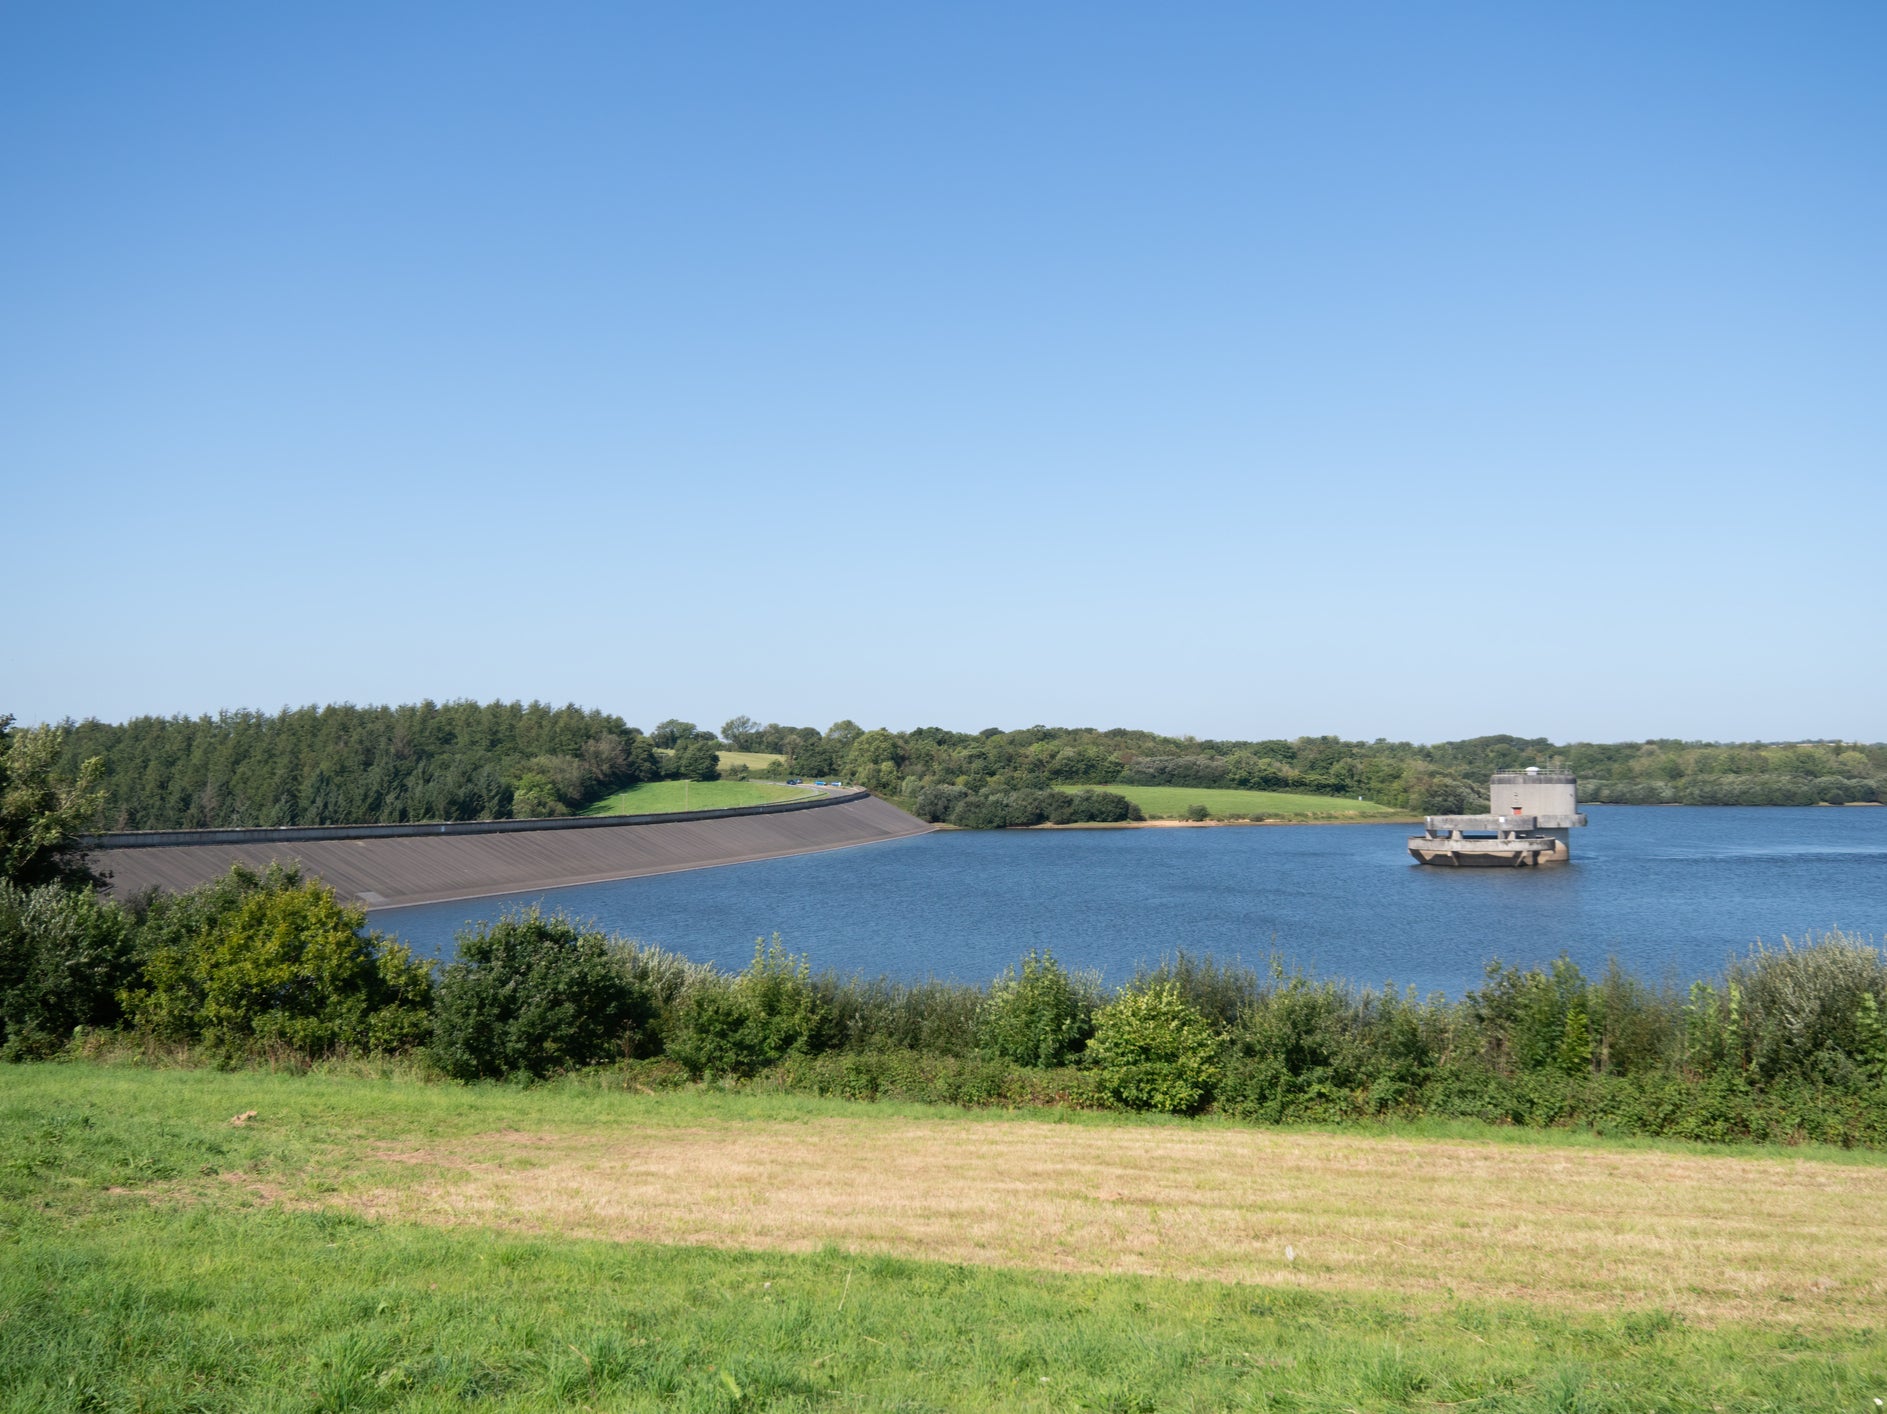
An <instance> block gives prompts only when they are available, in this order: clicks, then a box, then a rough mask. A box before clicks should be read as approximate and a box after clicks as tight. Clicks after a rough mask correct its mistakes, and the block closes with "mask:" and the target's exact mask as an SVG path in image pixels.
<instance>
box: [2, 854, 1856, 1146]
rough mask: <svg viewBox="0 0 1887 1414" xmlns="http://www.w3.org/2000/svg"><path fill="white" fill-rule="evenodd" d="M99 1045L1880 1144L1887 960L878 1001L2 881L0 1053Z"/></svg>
mask: <svg viewBox="0 0 1887 1414" xmlns="http://www.w3.org/2000/svg"><path fill="white" fill-rule="evenodd" d="M101 1029H103V1030H105V1031H107V1032H109V1031H112V1030H114V1029H115V1030H116V1031H117V1032H118V1033H119V1034H121V1035H124V1036H126V1037H131V1038H142V1039H143V1040H144V1041H147V1042H149V1043H160V1042H161V1043H168V1044H170V1045H173V1046H181V1047H186V1048H194V1051H195V1053H198V1054H203V1055H206V1056H209V1057H212V1058H214V1059H216V1060H217V1061H218V1062H219V1063H235V1062H240V1061H242V1060H244V1059H245V1058H257V1057H264V1056H266V1057H268V1058H270V1059H272V1060H276V1061H279V1060H280V1059H281V1058H282V1057H283V1056H284V1055H300V1056H304V1057H311V1058H312V1057H319V1056H333V1055H349V1054H354V1055H374V1054H380V1055H399V1054H410V1055H412V1056H415V1057H418V1058H421V1060H422V1062H423V1063H424V1064H428V1065H430V1066H431V1067H433V1068H434V1070H435V1071H436V1072H437V1073H438V1074H440V1075H443V1076H445V1077H448V1078H451V1079H455V1080H464V1081H474V1080H496V1079H505V1078H509V1077H524V1078H544V1077H548V1076H552V1075H557V1074H565V1073H573V1072H589V1073H593V1074H596V1075H598V1076H606V1075H608V1074H616V1075H618V1077H619V1078H620V1079H621V1080H622V1081H623V1083H633V1084H635V1085H638V1086H642V1087H644V1088H648V1087H649V1086H651V1085H654V1084H657V1083H660V1084H673V1083H682V1082H685V1081H707V1082H711V1083H714V1084H722V1085H749V1086H760V1087H763V1088H772V1089H781V1090H793V1091H803V1092H806V1093H811V1094H819V1095H834V1096H846V1097H850V1098H855V1099H859V1100H880V1099H897V1100H910V1101H931V1102H939V1103H946V1104H956V1105H981V1106H1044V1105H1052V1106H1064V1107H1074V1108H1117V1109H1130V1110H1153V1111H1161V1112H1167V1113H1174V1114H1190V1113H1198V1112H1202V1111H1209V1112H1216V1113H1218V1114H1222V1115H1226V1116H1229V1117H1232V1118H1236V1119H1242V1120H1248V1121H1252V1122H1258V1123H1273V1124H1276V1123H1353V1122H1359V1121H1379V1120H1384V1119H1397V1118H1419V1117H1429V1118H1442V1119H1473V1120H1481V1121H1486V1122H1491V1123H1495V1124H1512V1125H1523V1126H1535V1127H1553V1126H1559V1127H1566V1126H1579V1127H1584V1128H1588V1129H1592V1130H1597V1131H1601V1132H1605V1133H1615V1134H1630V1135H1659V1136H1665V1137H1671V1138H1681V1139H1696V1140H1710V1141H1739V1140H1758V1141H1766V1142H1795V1141H1804V1140H1812V1141H1816V1142H1823V1143H1831V1144H1843V1145H1868V1146H1887V964H1884V963H1883V960H1882V957H1881V954H1880V951H1879V949H1878V948H1876V947H1875V946H1874V945H1873V944H1872V943H1871V942H1869V941H1867V940H1864V939H1861V938H1858V937H1854V936H1851V935H1847V934H1842V933H1828V934H1825V935H1823V936H1821V937H1819V938H1816V939H1814V940H1812V941H1801V942H1790V941H1788V940H1785V941H1784V943H1783V945H1782V946H1780V947H1775V948H1761V947H1759V948H1757V949H1755V950H1753V951H1751V952H1749V953H1748V954H1746V955H1745V956H1743V957H1740V958H1737V959H1734V960H1733V961H1732V962H1731V963H1730V964H1729V966H1727V967H1726V969H1725V970H1724V972H1723V973H1722V975H1720V976H1719V977H1716V978H1713V979H1708V980H1700V981H1697V982H1695V983H1693V984H1692V985H1691V986H1689V987H1688V988H1685V989H1682V990H1680V989H1677V988H1674V987H1671V986H1664V987H1656V986H1651V985H1648V984H1646V983H1644V982H1642V981H1640V980H1638V979H1636V978H1633V977H1631V976H1630V975H1629V974H1627V973H1625V972H1624V971H1623V970H1622V969H1620V968H1619V967H1618V966H1616V965H1613V966H1611V967H1610V968H1608V969H1607V970H1606V972H1605V973H1604V974H1603V975H1602V976H1600V977H1598V978H1596V979H1594V978H1591V977H1588V976H1587V975H1586V974H1585V973H1584V972H1582V971H1581V970H1580V969H1579V968H1578V967H1577V966H1576V965H1575V964H1574V963H1572V962H1571V961H1570V960H1568V959H1565V958H1561V959H1559V960H1558V961H1556V962H1554V963H1552V964H1551V965H1549V966H1546V967H1535V968H1516V967H1509V966H1506V965H1503V964H1502V963H1499V962H1495V963H1492V964H1490V965H1489V967H1488V969H1487V974H1486V977H1485V978H1484V980H1483V981H1482V983H1481V985H1480V986H1478V987H1476V988H1474V989H1473V990H1471V991H1469V992H1468V993H1466V994H1465V995H1464V996H1462V997H1460V998H1458V999H1449V998H1446V997H1442V996H1439V995H1437V996H1432V997H1427V998H1420V997H1417V996H1415V995H1414V994H1413V993H1411V992H1401V993H1398V992H1396V991H1394V990H1392V989H1387V988H1385V989H1383V990H1380V991H1366V990H1359V989H1355V988H1352V987H1349V986H1347V985H1345V984H1343V983H1340V982H1332V981H1323V980H1317V979H1313V978H1308V977H1304V976H1302V975H1297V974H1293V973H1290V972H1288V971H1286V970H1285V969H1283V968H1282V967H1277V966H1274V967H1272V968H1270V969H1268V970H1266V971H1264V972H1259V971H1257V970H1254V969H1251V968H1248V967H1245V966H1242V965H1240V964H1237V963H1230V964H1228V963H1223V962H1220V961H1217V960H1215V959H1212V958H1210V957H1203V958H1202V957H1195V956H1189V955H1185V954H1181V955H1179V956H1176V957H1173V958H1170V959H1168V960H1167V961H1165V962H1164V963H1162V964H1161V965H1160V966H1158V967H1155V968H1152V969H1146V970H1143V971H1141V972H1140V973H1139V974H1137V975H1136V976H1135V977H1133V978H1132V979H1130V980H1129V981H1128V982H1127V983H1126V984H1125V985H1124V986H1122V987H1120V988H1119V989H1118V990H1116V991H1114V992H1112V993H1109V992H1108V991H1106V989H1104V988H1103V987H1102V986H1101V984H1100V982H1099V981H1098V979H1095V978H1092V977H1088V976H1082V975H1073V974H1070V973H1068V972H1067V971H1066V970H1065V969H1063V968H1062V966H1061V965H1060V964H1059V963H1058V962H1057V961H1056V960H1055V959H1054V958H1053V957H1051V956H1049V955H1048V954H1045V953H1043V954H1036V953H1030V954H1028V955H1027V956H1025V957H1024V958H1022V959H1021V960H1020V961H1019V962H1018V964H1017V965H1016V966H1015V967H1012V968H1010V969H1009V970H1007V971H1006V972H1005V973H1004V974H1003V975H1002V976H1000V977H998V978H996V979H995V980H994V981H993V982H991V983H990V984H989V985H987V986H982V987H979V986H970V985H964V984H960V983H954V982H939V981H935V980H929V981H922V982H914V983H903V982H897V981H893V980H891V979H887V978H860V977H838V976H834V975H832V974H826V973H815V972H814V971H813V970H812V967H811V964H810V962H809V961H808V959H807V958H805V957H803V956H798V955H795V954H793V953H790V952H788V951H787V950H786V949H785V947H784V946H783V945H782V944H781V943H780V940H779V939H778V938H775V939H773V940H772V941H770V942H766V941H762V942H757V943H756V945H755V951H754V958H753V961H752V963H751V964H750V965H749V966H748V967H747V968H745V969H743V970H742V971H740V972H737V973H727V972H723V971H721V970H719V969H716V968H714V967H711V966H706V965H703V964H698V963H692V962H689V961H688V960H686V959H684V958H681V957H678V956H677V955H675V954H673V953H668V952H665V951H663V950H661V949H659V948H650V947H644V946H639V945H637V944H635V943H632V942H629V941H627V940H625V939H621V938H616V937H610V936H606V935H605V934H603V933H602V932H601V931H600V930H598V929H596V928H594V927H589V926H586V925H584V924H582V923H580V922H578V921H576V920H574V919H571V918H569V917H567V916H564V915H562V914H544V913H542V912H539V911H537V910H526V911H523V912H514V913H510V914H507V915H505V916H504V917H502V918H500V919H499V920H498V921H496V922H495V923H489V924H480V925H476V926H468V927H467V928H466V929H465V930H464V931H462V932H461V933H460V935H459V938H458V951H457V957H456V959H455V960H454V961H453V962H451V963H449V964H448V965H446V966H444V967H443V968H435V967H434V966H433V965H432V964H429V963H426V962H423V961H419V960H415V959H413V958H412V957H411V956H410V955H409V954H408V953H407V950H406V949H405V948H404V947H402V946H401V945H399V944H398V943H396V942H394V941H392V940H390V939H388V938H384V937H382V936H380V935H379V934H377V933H374V932H372V931H370V930H368V929H367V928H366V926H365V918H364V915H363V914H362V913H361V911H360V910H359V909H358V908H353V907H349V906H346V905H343V904H342V903H340V902H339V901H338V900H337V899H336V898H335V897H334V895H333V894H332V893H331V892H330V891H329V890H328V889H327V888H325V887H324V886H323V885H321V884H319V883H318V882H316V881H312V880H305V879H302V878H301V877H300V876H299V875H297V874H295V873H294V872H293V871H291V870H286V869H282V868H280V867H272V868H271V869H269V870H267V871H262V872H256V871H251V870H246V869H240V868H239V869H236V870H233V871H232V872H231V873H230V874H229V875H228V876H226V877H225V878H223V879H221V880H219V881H217V882H215V883H213V884H209V885H206V886H204V887H203V888H200V889H196V890H193V891H191V892H189V893H186V894H180V895H171V896H156V897H152V898H147V899H141V900H134V901H132V902H131V903H129V904H119V903H116V902H113V901H110V900H102V899H100V898H99V897H98V896H97V895H96V894H94V893H93V892H91V891H90V890H89V888H87V887H84V886H75V885H72V884H68V883H51V884H46V885H42V886H40V887H39V888H35V889H22V888H19V887H16V886H12V885H0V1054H3V1055H4V1056H5V1057H6V1058H8V1059H12V1060H26V1059H33V1058H39V1057H48V1056H54V1055H57V1054H60V1053H62V1052H63V1051H65V1050H66V1049H68V1048H70V1047H73V1046H75V1045H79V1044H84V1045H93V1044H96V1035H97V1033H98V1032H99V1031H100V1030H101ZM87 1037H90V1038H92V1039H89V1040H88V1039H86V1038H87ZM597 1067H602V1068H603V1069H602V1070H597V1069H596V1068H597Z"/></svg>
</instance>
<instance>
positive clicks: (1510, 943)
mask: <svg viewBox="0 0 1887 1414" xmlns="http://www.w3.org/2000/svg"><path fill="white" fill-rule="evenodd" d="M1587 810H1588V813H1589V815H1590V818H1591V825H1590V828H1588V829H1586V830H1584V831H1582V832H1581V838H1580V842H1579V845H1580V847H1579V852H1578V854H1577V856H1576V857H1575V858H1574V860H1573V862H1572V863H1570V864H1567V865H1565V866H1562V867H1559V868H1555V869H1550V870H1549V869H1540V870H1534V869H1514V870H1506V869H1502V870H1445V869H1433V868H1423V867H1422V866H1420V865H1417V864H1413V863H1412V862H1411V861H1410V858H1409V855H1408V852H1407V849H1406V839H1407V836H1408V833H1409V827H1408V826H1407V825H1296V826H1206V827H1198V828H1181V827H1176V828H1156V829H1123V830H1112V829H1100V830H1075V829H1065V830H989V831H945V832H939V833H936V834H928V835H919V836H916V837H914V838H911V839H905V840H897V841H893V842H890V843H884V844H872V845H865V846H862V847H859V848H853V849H841V850H834V851H830V852H827V853H822V854H808V855H800V856H796V857H792V858H785V859H771V860H765V861H761V862H758V863H752V864H734V865H726V866H723V867H719V868H711V869H696V870H691V871H688V872H685V873H677V874H662V875H656V876H653V877H647V878H640V879H625V880H620V881H617V882H614V883H605V884H588V885H580V886H576V887H571V888H564V889H552V890H545V891H538V892H535V893H531V894H521V895H514V896H510V897H504V898H487V899H473V900H466V901H462V902H457V903H444V904H428V905H422V906H418V907H413V908H401V909H387V910H382V911H379V912H376V913H374V914H372V915H371V916H370V921H371V923H372V924H373V926H375V927H377V928H380V929H382V930H384V931H387V932H391V933H394V934H397V935H398V936H399V937H400V938H402V939H403V940H405V941H407V942H409V943H411V944H412V945H413V947H414V949H415V951H416V952H419V953H421V954H423V955H427V956H435V957H450V956H451V955H452V951H453V942H452V939H453V934H454V932H455V930H456V929H458V928H459V927H461V926H462V925H463V924H465V923H466V922H467V921H468V920H477V919H488V918H495V917H497V916H498V915H499V914H500V913H501V912H503V911H504V910H505V909H506V908H508V907H515V906H517V905H520V904H529V903H541V904H542V905H543V906H544V907H546V908H561V909H564V910H566V911H568V912H569V913H571V914H573V915H575V916H576V917H578V918H580V919H583V920H585V921H594V922H595V923H597V924H599V925H600V926H601V927H603V928H604V929H606V930H608V931H610V932H614V933H620V934H622V935H624V936H626V937H631V938H635V939H638V940H640V941H642V942H647V943H657V944H660V945H661V946H663V947H665V948H670V949H673V950H675V951H677V952H680V953H684V954H686V955H687V956H689V957H691V958H695V959H697V960H701V961H712V962H714V963H716V964H718V965H720V966H722V967H726V968H733V969H738V968H740V967H742V966H744V965H745V964H746V963H747V961H748V959H749V958H750V957H751V956H752V953H753V943H754V939H755V938H756V937H762V936H771V935H772V934H773V933H776V932H777V933H779V934H780V935H781V938H782V939H783V941H784V942H785V943H786V945H787V946H788V947H789V948H791V949H792V950H793V951H795V952H803V953H807V954H809V955H810V957H811V960H812V965H813V967H814V969H815V970H822V971H823V970H831V971H837V972H846V973H850V972H860V973H865V974H867V975H872V976H876V975H879V974H883V975H886V976H891V977H896V978H900V979H906V980H914V979H918V978H923V977H926V976H936V977H942V978H952V979H956V980H959V981H976V982H981V981H986V980H987V979H988V978H990V977H992V976H994V975H995V974H997V973H998V972H1000V971H1001V970H1002V969H1003V968H1004V967H1005V966H1007V965H1009V964H1010V963H1012V962H1014V961H1015V960H1016V959H1017V958H1018V957H1020V956H1021V955H1022V954H1023V953H1024V952H1026V951H1027V950H1029V949H1031V948H1048V949H1051V950H1053V952H1054V953H1055V955H1056V956H1057V957H1058V958H1060V959H1061V960H1062V962H1063V963H1065V964H1066V965H1068V966H1070V967H1074V968H1093V969H1096V970H1098V971H1099V972H1101V973H1102V974H1103V976H1104V977H1105V978H1106V979H1107V980H1108V981H1109V982H1110V983H1116V982H1121V981H1124V980H1126V979H1127V978H1128V977H1130V976H1131V975H1132V974H1133V971H1134V969H1135V968H1136V967H1137V966H1139V965H1141V964H1151V963H1157V962H1158V961H1159V959H1160V958H1161V956H1163V955H1166V954H1170V953H1172V952H1174V951H1175V950H1177V949H1180V948H1184V949H1186V950H1187V951H1188V952H1192V953H1206V952H1210V953H1213V954H1215V955H1216V956H1218V957H1220V958H1222V959H1232V958H1237V959H1242V960H1243V961H1244V962H1246V963H1248V964H1251V965H1253V966H1258V967H1263V966H1265V965H1266V964H1267V962H1268V961H1269V959H1270V958H1271V957H1272V956H1273V955H1274V954H1275V955H1277V956H1279V957H1281V958H1282V959H1284V961H1285V962H1286V964H1287V965H1295V966H1297V967H1300V968H1302V969H1303V970H1304V971H1305V972H1308V973H1310V974H1312V975H1314V976H1317V977H1337V978H1346V979H1348V980H1350V981H1352V982H1356V983H1359V984H1362V985H1365V986H1371V987H1377V986H1381V985H1382V984H1383V983H1384V982H1393V983H1395V985H1396V986H1397V987H1404V986H1410V985H1413V986H1415V987H1416V988H1417V989H1418V990H1420V991H1422V992H1424V993H1426V992H1430V991H1435V990H1440V991H1445V992H1447V993H1448V994H1450V995H1451V996H1458V995H1459V994H1460V993H1461V992H1462V991H1464V990H1466V989H1468V988H1470V987H1473V986H1475V985H1476V984H1477V983H1478V982H1479V980H1480V978H1481V976H1482V973H1483V970H1484V968H1485V966H1486V964H1487V962H1488V961H1489V960H1490V959H1493V958H1500V959H1502V960H1503V961H1506V962H1510V963H1523V964H1525V963H1535V962H1545V961H1550V960H1551V959H1553V958H1554V957H1557V956H1559V955H1560V954H1561V953H1565V954H1567V955H1569V956H1570V957H1572V958H1573V959H1574V960H1575V961H1577V962H1578V963H1579V964H1580V965H1581V966H1582V967H1584V968H1585V969H1586V970H1587V971H1588V973H1590V974H1593V975H1596V974H1597V973H1598V972H1600V971H1602V970H1603V969H1604V967H1605V965H1606V961H1607V959H1608V958H1610V957H1617V958H1618V960H1619V961H1620V962H1621V963H1623V964H1624V965H1625V967H1626V968H1627V969H1629V970H1630V971H1633V972H1635V973H1637V974H1638V975H1640V976H1642V977H1644V978H1645V979H1647V980H1649V981H1660V980H1663V979H1665V978H1669V979H1671V980H1673V981H1676V982H1678V983H1680V984H1683V983H1688V982H1689V981H1690V980H1691V979H1692V978H1695V977H1703V976H1710V975H1713V974H1715V973H1716V972H1717V971H1719V970H1720V969H1721V968H1722V966H1723V964H1724V963H1725V961H1726V960H1728V959H1729V958H1730V957H1731V956H1732V955H1735V954H1740V953H1741V952H1743V951H1744V950H1746V949H1747V948H1748V947H1749V946H1750V945H1751V944H1753V943H1754V942H1756V941H1757V940H1758V939H1761V940H1763V941H1764V942H1767V943H1771V944H1775V943H1779V942H1780V941H1781V939H1782V937H1783V935H1784V934H1787V935H1789V936H1791V937H1800V936H1802V935H1803V934H1805V933H1809V932H1811V931H1819V930H1822V929H1827V928H1835V927H1839V928H1843V929H1846V930H1848V931H1850V932H1857V933H1860V934H1863V935H1865V936H1868V937H1871V938H1872V939H1875V940H1880V939H1882V938H1883V937H1887V807H1871V808H1869V807H1845V808H1843V807H1824V808H1808V809H1791V808H1783V807H1760V808H1757V807H1750V808H1738V807H1729V806H1715V807H1706V806H1661V807H1633V806H1604V805H1594V806H1590V807H1587Z"/></svg>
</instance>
